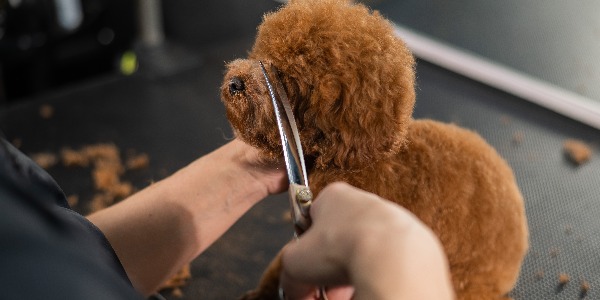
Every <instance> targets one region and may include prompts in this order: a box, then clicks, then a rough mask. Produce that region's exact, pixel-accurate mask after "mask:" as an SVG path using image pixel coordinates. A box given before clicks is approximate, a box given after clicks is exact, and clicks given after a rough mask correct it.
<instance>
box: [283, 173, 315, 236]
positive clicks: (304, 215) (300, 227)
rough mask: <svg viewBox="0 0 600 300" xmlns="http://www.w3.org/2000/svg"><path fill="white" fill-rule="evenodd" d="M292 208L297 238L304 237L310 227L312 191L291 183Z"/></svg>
mask: <svg viewBox="0 0 600 300" xmlns="http://www.w3.org/2000/svg"><path fill="white" fill-rule="evenodd" d="M288 191H289V194H290V197H289V198H290V207H291V208H292V219H293V221H294V229H295V231H296V236H297V237H299V236H300V235H302V234H303V233H304V232H305V231H306V230H308V228H309V227H310V225H311V224H312V220H311V218H310V206H311V204H312V199H313V195H312V192H311V191H310V189H309V188H308V187H307V186H305V185H301V184H296V183H290V188H289V190H288Z"/></svg>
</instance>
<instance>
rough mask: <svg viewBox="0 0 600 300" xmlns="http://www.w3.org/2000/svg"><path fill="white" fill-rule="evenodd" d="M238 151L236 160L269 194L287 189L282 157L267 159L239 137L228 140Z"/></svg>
mask: <svg viewBox="0 0 600 300" xmlns="http://www.w3.org/2000/svg"><path fill="white" fill-rule="evenodd" d="M230 143H231V144H232V146H234V148H235V149H236V150H237V151H238V155H237V156H236V157H237V162H238V163H239V164H240V165H241V166H242V167H243V170H246V171H247V172H248V173H249V174H250V175H251V176H252V177H253V178H254V179H255V180H256V181H257V182H260V183H261V184H262V185H263V186H264V189H265V190H266V192H267V193H268V194H269V195H274V194H279V193H282V192H284V191H286V190H287V188H288V187H289V183H288V180H287V174H286V172H285V163H284V161H283V158H282V159H280V160H276V159H269V158H268V157H266V156H265V155H261V153H260V151H259V150H258V149H256V148H254V147H252V146H250V145H248V144H246V143H244V142H243V141H241V140H239V139H235V140H233V141H231V142H230Z"/></svg>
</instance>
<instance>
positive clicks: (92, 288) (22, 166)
mask: <svg viewBox="0 0 600 300" xmlns="http://www.w3.org/2000/svg"><path fill="white" fill-rule="evenodd" d="M0 266H1V271H0V287H1V288H0V290H2V296H1V297H0V298H2V299H91V300H93V299H143V297H142V296H141V295H140V294H138V293H136V291H135V290H134V288H133V287H132V285H131V283H130V281H129V279H128V278H127V275H126V274H125V271H124V270H123V267H122V265H121V263H120V262H119V260H118V258H117V256H116V254H115V253H114V251H113V249H112V247H111V246H110V244H109V243H108V241H107V240H106V238H105V237H104V235H103V234H102V232H100V230H98V229H97V228H96V227H95V226H94V225H93V224H92V223H90V222H89V221H88V220H87V219H86V218H85V217H83V216H81V215H79V214H77V213H76V212H74V211H72V210H71V209H70V208H69V207H68V204H66V199H65V196H64V194H63V193H62V191H61V190H60V188H58V186H57V185H56V183H55V182H54V180H52V178H51V177H50V176H49V175H48V174H47V173H46V172H44V171H43V170H42V169H41V168H39V167H38V166H37V165H35V164H34V163H33V162H31V160H29V159H28V158H27V157H25V156H24V155H23V154H22V153H20V152H18V151H17V150H16V149H14V148H13V147H12V146H11V145H9V144H8V143H7V142H6V141H4V140H2V139H0Z"/></svg>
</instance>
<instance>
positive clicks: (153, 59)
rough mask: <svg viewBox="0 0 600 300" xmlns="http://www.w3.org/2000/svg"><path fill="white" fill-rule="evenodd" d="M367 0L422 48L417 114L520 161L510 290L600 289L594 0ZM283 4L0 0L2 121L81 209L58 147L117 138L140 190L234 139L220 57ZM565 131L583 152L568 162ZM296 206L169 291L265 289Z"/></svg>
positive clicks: (224, 243) (276, 201)
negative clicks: (516, 252) (524, 248)
mask: <svg viewBox="0 0 600 300" xmlns="http://www.w3.org/2000/svg"><path fill="white" fill-rule="evenodd" d="M363 2H364V3H365V4H367V5H369V6H371V7H372V8H374V9H378V10H380V11H381V13H382V14H383V15H384V16H386V17H388V18H389V19H390V20H392V21H393V22H394V23H395V24H396V25H397V28H398V30H399V34H400V35H401V36H402V37H403V38H404V39H405V40H406V41H407V43H408V45H409V46H410V47H411V48H412V49H413V51H414V53H415V54H416V56H417V58H418V62H417V81H418V86H417V104H416V108H415V113H414V115H415V118H432V119H436V120H439V121H443V122H452V123H455V124H458V125H460V126H463V127H466V128H469V129H472V130H474V131H476V132H478V133H479V134H480V135H482V136H483V137H484V138H485V139H486V140H487V141H488V142H489V143H490V144H492V145H493V146H494V147H495V148H496V149H497V150H498V152H499V153H500V154H501V155H502V156H503V157H504V158H505V159H506V160H507V161H508V163H509V164H510V165H511V166H512V167H513V169H514V172H515V175H516V177H517V180H518V182H519V185H520V187H521V190H522V192H523V195H524V197H525V200H526V209H527V214H528V218H529V226H530V233H531V237H530V239H531V247H530V252H529V254H528V256H527V258H526V261H525V265H524V267H523V270H522V274H521V278H520V280H519V283H518V285H517V287H516V288H515V290H514V291H513V293H512V296H513V297H514V298H515V299H578V298H589V299H598V298H600V260H598V259H597V257H598V254H599V253H600V235H599V234H598V233H600V221H599V220H598V217H597V216H598V215H600V206H599V205H598V203H599V201H600V162H599V160H598V157H597V156H598V154H597V153H598V149H599V148H600V130H598V129H597V128H598V125H597V124H599V123H600V119H597V118H596V116H599V115H600V109H599V107H600V100H598V99H600V88H599V87H600V85H599V84H598V81H599V80H600V60H599V59H598V57H600V18H598V17H597V12H598V11H600V4H598V2H595V1H591V0H583V1H578V2H577V3H573V2H567V1H561V0H551V1H540V0H537V1H528V2H527V3H522V2H520V1H516V0H514V1H513V0H510V1H504V2H493V1H475V0H466V1H460V2H456V3H454V2H453V3H448V2H447V1H443V0H424V1H411V0H406V1H392V0H371V1H367V0H365V1H363ZM280 5H282V3H281V2H277V1H272V0H257V1H245V0H220V1H213V0H206V1H192V0H176V1H162V2H161V1H158V0H137V1H116V0H0V131H1V132H2V133H3V135H4V136H5V138H6V139H7V140H8V141H9V142H11V143H13V144H14V145H15V146H17V147H19V148H20V149H21V151H23V152H24V153H26V154H28V155H30V156H31V157H32V158H35V159H36V161H38V162H39V163H40V164H43V165H44V167H45V168H46V169H47V170H48V172H49V173H50V174H51V175H53V176H54V177H55V178H56V180H57V181H58V183H59V184H60V185H61V186H62V187H63V189H64V191H65V194H67V196H69V197H70V199H76V200H73V201H72V205H73V207H74V208H75V209H76V210H78V211H80V212H81V213H84V214H85V213H89V212H90V211H92V210H94V209H96V208H98V205H97V202H95V201H96V200H97V199H98V195H100V194H101V193H102V192H103V191H99V190H98V188H97V187H95V185H94V182H93V180H92V176H91V175H90V173H91V171H92V166H87V167H85V166H73V165H69V164H68V163H66V160H65V155H64V154H65V150H73V151H83V149H87V148H86V147H95V146H98V145H110V146H111V147H114V148H115V149H117V151H118V153H119V156H120V158H121V159H122V161H123V163H124V164H126V162H129V161H130V159H133V158H136V157H140V155H142V154H143V155H145V157H146V158H147V160H146V163H143V164H140V165H139V167H136V168H133V167H132V168H125V170H126V171H124V172H121V173H119V174H117V176H118V181H119V182H120V183H127V184H130V185H131V187H132V190H131V192H134V191H135V190H138V189H141V188H143V187H145V186H147V185H148V184H150V183H151V182H153V181H156V180H160V179H162V178H164V177H166V176H168V175H169V174H171V173H173V172H174V171H176V170H177V169H179V168H181V167H182V166H185V165H186V164H188V163H190V162H191V161H193V160H194V159H195V158H197V157H199V156H201V155H204V154H206V153H208V152H210V151H211V150H213V149H215V148H217V147H219V146H220V145H222V144H224V143H226V142H227V141H228V140H230V139H232V138H233V134H232V132H231V129H230V128H229V124H228V123H227V120H226V118H225V111H224V108H223V106H222V104H221V102H220V99H219V87H220V85H221V80H222V76H223V72H224V70H225V68H224V66H225V63H226V62H228V61H231V60H233V59H235V58H241V57H245V56H246V54H247V52H248V51H249V50H250V48H251V46H252V43H253V39H254V35H255V32H256V27H257V26H258V25H259V24H260V21H261V18H262V15H263V14H264V13H266V12H269V11H274V10H275V9H277V7H279V6H280ZM432 53H433V54H432ZM456 53H458V55H457V54H456ZM473 70H475V71H473ZM477 70H483V71H481V72H479V73H478V72H477ZM489 74H492V75H491V76H486V75H489ZM497 74H500V76H499V77H498V76H496V75H497ZM490 78H491V79H490ZM498 78H500V79H499V80H498ZM506 78H508V79H506ZM504 81H506V82H508V84H506V83H504ZM498 82H500V83H498ZM523 82H525V83H527V84H525V85H524V86H525V87H524V88H523V87H522V86H523V84H522V83H523ZM520 84H521V85H520ZM515 86H517V88H514V87H515ZM520 86H521V87H520ZM523 90H525V91H526V92H522V91H523ZM527 91H534V92H527ZM539 94H542V96H539ZM540 99H542V100H540ZM556 103H559V104H556ZM560 103H562V104H560ZM573 140H575V141H578V142H580V143H582V144H583V145H584V146H585V147H586V148H587V149H588V150H589V151H590V153H591V156H590V157H591V158H590V159H589V160H587V161H583V162H579V163H577V162H574V161H573V160H572V159H571V158H570V156H569V155H568V152H567V151H566V150H565V144H566V142H567V141H573ZM119 199H120V198H119V197H114V199H112V200H111V201H119ZM111 203H112V202H110V203H103V204H102V205H110V204H111ZM102 205H101V206H102ZM287 205H288V204H287V198H286V197H285V195H282V196H278V197H271V198H269V199H267V200H265V201H263V202H262V203H261V204H259V205H257V206H256V207H255V208H253V209H252V210H251V211H250V212H249V213H248V214H247V215H246V216H244V218H242V219H241V220H240V221H239V222H238V223H237V224H236V225H235V226H234V227H233V228H232V229H231V230H230V231H229V232H228V233H227V234H226V235H225V236H224V237H223V238H222V239H221V240H219V241H218V242H217V243H216V244H215V245H214V246H212V247H211V248H209V249H208V250H207V252H206V253H204V254H203V255H201V256H200V257H199V258H198V259H196V260H195V261H194V262H193V263H192V265H191V268H190V271H191V278H186V279H185V280H183V281H184V284H183V285H181V286H180V287H178V288H176V289H166V290H164V291H163V295H164V296H165V297H167V298H170V299H171V298H173V299H176V298H183V299H235V298H236V297H237V296H239V295H241V294H242V293H243V292H244V291H246V290H248V289H251V288H253V287H255V286H256V284H257V282H258V279H259V277H260V274H261V272H262V271H263V269H264V268H265V267H266V265H267V264H268V262H269V261H270V260H271V258H272V257H273V256H274V255H275V254H276V253H277V251H278V250H279V249H280V247H281V246H282V245H284V244H285V243H286V242H287V241H288V240H289V239H290V238H291V235H292V228H291V225H290V224H289V221H288V218H287V217H286V216H287V210H288V207H287ZM561 274H565V275H568V276H569V277H570V281H569V283H568V284H560V283H559V275H561ZM184 275H185V274H184ZM183 277H186V276H183ZM584 283H587V284H588V285H590V286H591V288H589V289H587V290H585V291H584V289H583V286H584Z"/></svg>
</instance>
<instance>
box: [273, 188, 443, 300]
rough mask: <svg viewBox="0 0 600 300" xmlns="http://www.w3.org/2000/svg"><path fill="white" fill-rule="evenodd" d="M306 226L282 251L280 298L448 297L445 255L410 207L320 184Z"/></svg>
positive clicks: (440, 299) (358, 299) (352, 190)
mask: <svg viewBox="0 0 600 300" xmlns="http://www.w3.org/2000/svg"><path fill="white" fill-rule="evenodd" d="M311 215H312V218H313V225H312V227H311V228H310V229H309V230H308V231H307V232H306V233H304V235H303V236H302V237H301V238H300V240H298V241H292V242H291V243H290V244H288V245H287V246H286V247H285V249H284V251H283V258H282V263H283V271H282V274H281V283H282V287H283V289H284V292H285V295H286V299H289V300H298V299H303V300H304V299H311V300H312V299H317V298H316V292H315V291H316V287H317V286H319V285H324V286H327V287H328V293H327V294H328V295H327V296H328V298H329V299H330V300H337V299H345V300H346V299H350V298H351V297H354V298H353V299H357V300H360V299H370V300H372V299H396V300H398V299H439V300H443V299H453V298H454V292H453V290H452V288H451V284H450V275H449V270H448V263H447V261H446V257H445V256H444V253H443V250H442V247H441V245H440V243H439V241H438V239H437V238H436V237H435V236H434V234H433V233H432V232H431V231H430V230H429V229H428V228H427V227H426V226H425V225H424V224H422V223H421V222H420V221H419V220H418V219H417V218H416V217H415V216H414V215H412V214H411V213H410V212H408V211H407V210H405V209H403V208H402V207H400V206H398V205H395V204H393V203H392V202H389V201H385V200H383V199H381V198H379V197H378V196H376V195H373V194H370V193H367V192H365V191H362V190H359V189H356V188H354V187H352V186H350V185H347V184H343V183H334V184H331V185H329V186H328V187H326V188H325V189H323V190H322V191H321V193H320V194H319V196H318V197H317V198H316V199H315V202H314V204H313V206H312V208H311Z"/></svg>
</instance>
